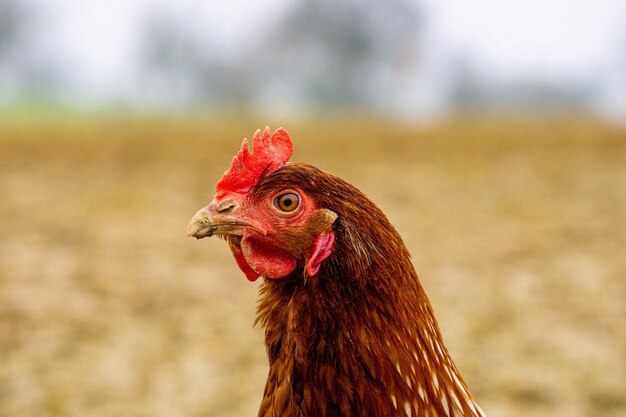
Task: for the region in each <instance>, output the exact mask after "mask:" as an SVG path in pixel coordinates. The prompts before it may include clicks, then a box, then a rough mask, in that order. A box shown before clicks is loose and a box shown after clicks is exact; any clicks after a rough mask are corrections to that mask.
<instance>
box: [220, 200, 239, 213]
mask: <svg viewBox="0 0 626 417" xmlns="http://www.w3.org/2000/svg"><path fill="white" fill-rule="evenodd" d="M235 206H236V205H235V202H234V201H233V200H224V201H222V202H220V203H219V204H218V205H217V207H216V208H215V211H217V212H218V213H222V214H225V213H228V212H230V211H232V210H233V209H234V208H235Z"/></svg>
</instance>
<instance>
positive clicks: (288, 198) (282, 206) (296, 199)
mask: <svg viewBox="0 0 626 417" xmlns="http://www.w3.org/2000/svg"><path fill="white" fill-rule="evenodd" d="M299 205H300V196H299V195H298V194H296V193H294V192H293V191H290V192H287V193H284V194H281V195H279V196H277V197H276V198H275V199H274V206H276V208H277V209H279V210H280V211H282V212H285V213H291V212H293V211H294V210H295V209H297V208H298V206H299Z"/></svg>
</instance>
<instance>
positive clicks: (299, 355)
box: [188, 128, 484, 417]
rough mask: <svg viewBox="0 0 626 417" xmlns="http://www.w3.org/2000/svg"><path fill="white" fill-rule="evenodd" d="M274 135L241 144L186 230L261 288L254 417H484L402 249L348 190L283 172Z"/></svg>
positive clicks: (301, 171)
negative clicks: (261, 363) (260, 366)
mask: <svg viewBox="0 0 626 417" xmlns="http://www.w3.org/2000/svg"><path fill="white" fill-rule="evenodd" d="M291 154H292V143H291V139H290V138H289V135H288V134H287V132H286V131H284V130H283V129H278V130H277V131H275V132H274V134H273V135H272V134H270V132H269V129H267V128H266V130H265V132H264V133H263V135H261V134H260V132H259V131H257V132H256V133H255V136H254V138H253V151H252V152H251V151H250V150H249V149H248V144H247V141H246V140H244V143H243V145H242V148H241V150H240V152H239V153H238V154H237V155H236V156H235V158H234V159H233V162H232V166H231V168H230V169H229V171H227V172H226V173H225V174H224V177H223V178H222V179H221V180H220V181H219V182H218V184H217V187H216V190H217V194H216V196H215V199H214V200H213V201H212V202H211V204H209V205H208V206H207V207H205V208H203V209H201V210H200V211H198V213H196V215H195V216H194V217H193V219H192V220H191V223H190V224H189V228H188V234H189V235H190V236H194V237H196V238H198V239H200V238H203V237H207V236H212V235H219V236H222V237H225V238H226V240H227V241H228V244H229V247H230V249H231V251H232V252H233V255H234V256H235V260H236V262H237V264H238V265H239V267H240V268H241V270H242V271H243V272H244V274H245V275H246V277H247V278H248V279H249V280H251V281H253V280H256V279H257V278H259V277H260V276H262V277H263V283H262V284H261V287H260V295H259V306H258V317H257V322H259V323H261V325H262V326H263V329H264V330H265V343H266V346H267V353H268V357H269V375H268V378H267V383H266V386H265V392H264V395H263V400H262V402H261V406H260V409H259V414H258V415H259V417H275V416H286V417H290V416H294V417H296V416H299V417H322V416H325V417H331V416H372V417H386V416H404V417H417V416H448V417H452V416H484V414H483V412H482V411H481V409H480V407H479V406H478V405H477V404H476V402H475V401H474V398H473V397H472V395H471V394H470V392H469V389H468V388H467V386H466V385H465V383H464V382H463V379H462V378H461V376H460V374H459V371H458V369H457V368H456V366H455V365H454V363H453V361H452V359H451V358H450V355H449V353H448V351H447V349H446V347H445V346H444V344H443V342H442V338H441V333H440V331H439V327H438V325H437V321H436V320H435V317H434V315H433V310H432V308H431V305H430V303H429V301H428V298H427V297H426V294H425V293H424V290H423V288H422V286H421V284H420V281H419V279H418V277H417V274H416V272H415V269H414V268H413V265H412V264H411V258H410V255H409V252H408V251H407V249H406V247H405V245H404V243H403V242H402V239H401V238H400V235H399V234H398V232H397V231H396V230H395V229H394V227H393V226H392V225H391V224H390V223H389V220H387V217H386V216H385V215H384V214H383V213H382V211H381V210H380V209H379V208H378V207H376V205H375V204H374V203H372V202H371V201H370V200H369V199H368V198H367V197H366V196H365V195H364V194H363V193H361V192H360V191H359V190H358V189H356V188H355V187H353V186H352V185H350V184H348V183H347V182H345V181H343V180H342V179H340V178H338V177H335V176H333V175H331V174H328V173H326V172H323V171H321V170H319V169H317V168H315V167H313V166H311V165H307V164H302V163H288V162H287V161H288V159H289V158H290V157H291Z"/></svg>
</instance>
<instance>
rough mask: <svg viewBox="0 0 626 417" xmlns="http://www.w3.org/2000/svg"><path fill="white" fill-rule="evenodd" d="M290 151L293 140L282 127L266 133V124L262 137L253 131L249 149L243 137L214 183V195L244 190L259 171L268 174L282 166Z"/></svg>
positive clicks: (246, 140) (258, 131) (257, 177)
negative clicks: (231, 159) (227, 165)
mask: <svg viewBox="0 0 626 417" xmlns="http://www.w3.org/2000/svg"><path fill="white" fill-rule="evenodd" d="M292 153H293V143H291V138H290V137H289V133H287V131H286V130H285V129H283V128H282V127H281V128H279V129H276V130H275V131H274V134H270V128H269V127H266V128H265V130H264V131H263V136H261V131H260V130H257V131H256V132H255V133H254V136H253V137H252V150H249V149H248V139H245V138H244V140H243V143H242V144H241V149H240V150H239V153H237V155H235V156H234V158H233V162H232V164H231V166H230V169H229V170H228V171H226V172H225V173H224V176H223V177H222V179H221V180H220V181H219V182H218V183H217V185H216V186H215V190H216V191H217V194H216V197H221V196H223V195H225V194H228V193H237V194H245V193H247V192H248V190H250V188H251V187H252V186H253V185H254V184H256V182H257V181H258V180H259V178H260V177H261V175H263V173H266V174H269V173H271V172H272V171H274V170H276V169H278V168H280V167H282V166H283V165H285V163H286V162H287V161H288V160H289V158H291V154H292Z"/></svg>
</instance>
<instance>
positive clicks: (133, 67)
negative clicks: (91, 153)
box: [35, 0, 626, 96]
mask: <svg viewBox="0 0 626 417" xmlns="http://www.w3.org/2000/svg"><path fill="white" fill-rule="evenodd" d="M35 1H36V2H37V4H39V5H40V7H41V9H40V11H42V15H43V19H44V20H45V25H44V27H43V29H42V33H41V34H40V37H41V45H42V49H45V50H46V51H47V53H48V54H53V55H55V56H56V57H57V58H58V60H59V61H61V62H65V63H69V65H71V67H72V68H74V74H73V77H74V78H75V81H76V86H77V87H76V88H77V89H78V90H80V91H83V92H84V91H91V92H92V94H94V95H95V96H98V95H102V94H103V95H106V94H108V93H110V92H112V91H113V92H114V91H118V90H121V91H123V90H124V89H126V88H128V87H129V86H130V85H131V84H132V83H133V82H134V81H135V80H136V78H135V77H136V76H137V69H138V59H137V55H138V53H137V52H138V48H139V40H140V34H141V29H142V21H143V19H144V18H145V16H146V15H147V14H148V13H149V12H150V10H151V9H155V8H159V7H160V8H165V9H166V10H168V11H169V13H172V14H175V15H177V16H179V17H180V18H181V19H183V20H184V21H188V22H189V25H190V27H196V28H197V29H198V30H201V31H205V32H206V33H207V34H209V35H210V36H211V37H213V38H214V39H215V40H216V42H217V43H218V44H221V45H222V46H223V47H225V48H228V47H229V46H232V45H237V44H239V43H240V42H243V41H245V39H248V37H249V36H250V35H251V34H252V33H253V32H254V31H258V30H259V28H261V27H262V26H263V25H264V24H267V22H271V21H272V18H273V17H274V16H276V14H277V13H279V12H280V11H281V10H282V9H283V8H284V6H285V5H286V4H289V3H290V2H291V1H294V0H265V1H258V0H257V1H253V0H228V1H214V0H211V1H209V0H205V1H201V0H106V1H98V2H95V1H84V0H35ZM419 4H421V5H422V9H423V10H424V12H425V15H426V19H427V25H428V26H427V40H428V47H429V48H430V49H431V51H433V50H434V51H435V52H436V53H441V54H443V55H445V54H448V55H449V54H451V53H463V54H465V55H469V56H471V57H472V58H473V59H474V61H475V62H476V64H477V66H478V67H479V69H481V71H483V72H484V73H485V74H489V75H490V76H492V77H495V78H497V79H503V80H507V79H515V78H520V77H532V78H538V79H542V78H547V79H564V80H573V81H578V80H581V81H584V80H587V79H592V78H594V77H595V78H597V77H598V76H600V77H601V76H603V74H604V73H606V72H610V71H611V68H616V63H617V62H618V61H619V60H620V59H621V60H622V61H623V60H624V59H625V58H624V55H626V1H625V0H472V1H467V0H424V1H422V2H420V3H419ZM622 68H624V67H623V66H622Z"/></svg>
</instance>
